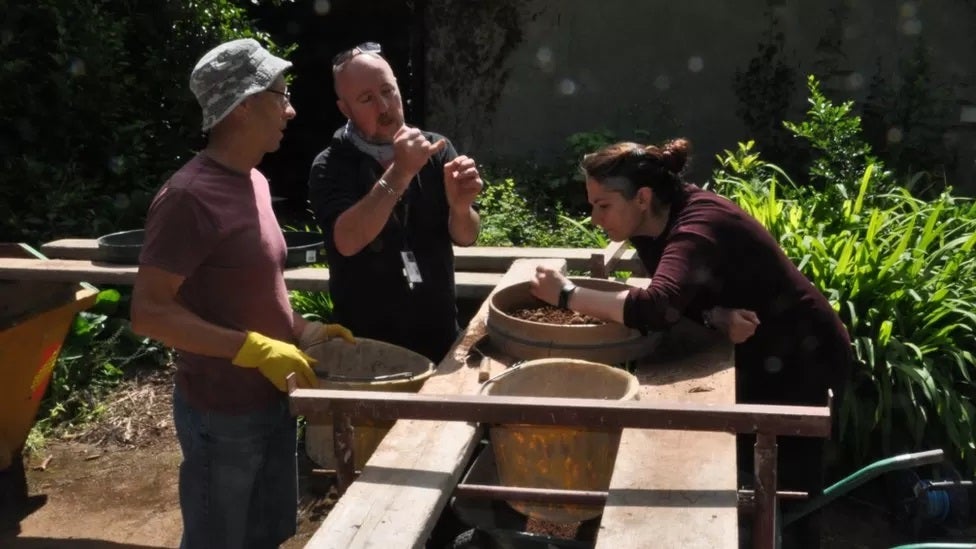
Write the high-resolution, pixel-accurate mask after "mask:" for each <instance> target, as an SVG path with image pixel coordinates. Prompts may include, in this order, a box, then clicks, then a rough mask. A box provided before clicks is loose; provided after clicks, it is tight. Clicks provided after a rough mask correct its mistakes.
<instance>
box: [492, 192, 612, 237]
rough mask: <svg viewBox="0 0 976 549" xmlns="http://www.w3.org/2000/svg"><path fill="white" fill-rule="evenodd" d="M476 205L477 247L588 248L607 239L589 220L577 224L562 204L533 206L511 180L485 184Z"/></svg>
mask: <svg viewBox="0 0 976 549" xmlns="http://www.w3.org/2000/svg"><path fill="white" fill-rule="evenodd" d="M482 178H483V179H485V180H486V181H488V178H487V177H486V176H485V175H484V174H483V175H482ZM478 202H479V205H480V209H481V234H480V235H479V236H478V245H479V246H531V247H543V248H546V247H550V248H552V247H591V246H598V245H599V244H598V242H601V241H603V242H605V240H606V239H605V237H603V236H602V232H600V231H599V229H597V228H595V227H593V226H592V225H590V224H589V218H586V219H584V220H582V221H577V220H575V219H574V218H573V217H572V216H571V215H569V214H567V213H566V211H565V209H564V208H563V206H562V205H561V204H558V203H557V204H555V205H553V206H539V205H537V206H536V207H532V205H531V204H530V203H529V201H528V200H526V199H525V197H524V196H523V195H522V193H521V192H520V191H519V190H518V189H517V187H516V183H515V180H514V179H511V178H506V179H501V180H494V181H492V182H490V183H487V184H486V185H485V188H484V190H482V192H481V196H480V197H479V199H478Z"/></svg>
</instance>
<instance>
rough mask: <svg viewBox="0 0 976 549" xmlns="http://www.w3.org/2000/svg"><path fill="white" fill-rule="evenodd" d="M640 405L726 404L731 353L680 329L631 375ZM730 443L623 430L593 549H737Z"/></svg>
mask: <svg viewBox="0 0 976 549" xmlns="http://www.w3.org/2000/svg"><path fill="white" fill-rule="evenodd" d="M636 374H637V376H638V378H639V379H640V381H641V393H640V398H641V400H660V401H680V402H685V403H695V404H706V403H713V404H734V403H735V373H734V369H733V356H732V345H731V344H730V343H728V342H727V341H724V340H723V339H722V338H720V337H718V336H716V335H715V334H714V333H712V332H709V331H708V330H705V329H703V328H700V327H698V326H696V325H693V324H691V323H682V324H680V325H679V326H678V327H676V328H675V329H674V330H672V332H671V333H669V334H668V336H667V338H666V340H665V343H663V344H662V347H661V348H660V349H659V351H658V352H656V353H655V354H654V355H653V356H652V357H650V358H649V359H648V360H646V361H645V362H644V363H643V364H642V365H641V366H640V368H639V369H638V371H637V372H636ZM735 460H736V454H735V436H734V435H731V434H726V433H702V432H692V431H671V430H652V429H646V430H644V429H624V432H623V436H622V437H621V441H620V449H619V451H618V453H617V461H616V465H615V467H614V472H613V477H612V478H611V481H610V490H609V493H608V497H607V504H606V507H605V509H604V512H603V518H602V519H601V522H600V531H599V534H598V536H597V543H596V547H597V549H618V548H620V547H634V548H652V547H653V548H657V547H682V548H709V549H713V548H724V547H728V548H737V547H738V527H737V520H738V515H737V509H736V488H737V486H736V467H735Z"/></svg>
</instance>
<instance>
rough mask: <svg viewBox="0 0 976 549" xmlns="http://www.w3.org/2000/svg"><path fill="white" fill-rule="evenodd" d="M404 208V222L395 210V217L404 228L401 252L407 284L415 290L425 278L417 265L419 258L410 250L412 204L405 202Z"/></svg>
mask: <svg viewBox="0 0 976 549" xmlns="http://www.w3.org/2000/svg"><path fill="white" fill-rule="evenodd" d="M403 209H404V212H403V223H400V218H399V216H397V215H396V212H395V211H394V212H393V218H394V219H396V221H397V223H398V224H400V228H401V230H403V251H402V252H400V260H401V261H403V276H404V277H405V278H406V279H407V286H409V287H410V289H411V290H413V287H414V286H415V285H417V284H420V283H421V282H423V281H424V279H423V277H422V276H420V266H418V265H417V258H416V257H414V255H413V251H412V250H410V246H409V244H408V242H409V238H408V237H407V230H408V228H407V221H408V220H409V219H410V217H409V216H410V205H409V204H405V205H404V208H403Z"/></svg>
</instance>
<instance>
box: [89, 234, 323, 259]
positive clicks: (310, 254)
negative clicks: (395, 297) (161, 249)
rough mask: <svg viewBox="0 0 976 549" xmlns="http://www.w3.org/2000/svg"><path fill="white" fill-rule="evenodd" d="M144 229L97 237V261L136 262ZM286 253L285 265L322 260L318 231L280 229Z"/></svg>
mask: <svg viewBox="0 0 976 549" xmlns="http://www.w3.org/2000/svg"><path fill="white" fill-rule="evenodd" d="M145 234H146V233H145V231H144V230H143V229H136V230H131V231H121V232H117V233H112V234H107V235H105V236H101V237H99V238H98V240H97V242H98V256H97V258H98V260H99V261H105V262H108V263H121V264H124V265H138V264H139V252H140V251H141V250H142V242H143V239H144V238H145ZM283 234H284V236H285V245H286V246H287V247H288V255H287V256H286V258H285V267H286V268H291V267H302V266H305V265H311V264H313V263H322V262H324V261H325V254H324V249H323V247H324V246H325V243H324V241H323V239H322V235H321V233H313V232H302V231H283Z"/></svg>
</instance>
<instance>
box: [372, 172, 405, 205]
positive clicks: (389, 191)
mask: <svg viewBox="0 0 976 549" xmlns="http://www.w3.org/2000/svg"><path fill="white" fill-rule="evenodd" d="M376 184H377V185H379V186H380V188H381V189H383V190H384V191H386V194H388V195H390V196H394V197H396V199H397V200H399V199H400V193H398V192H396V190H394V189H393V187H392V186H391V185H390V184H389V183H387V182H386V180H385V179H383V178H382V177H381V178H380V180H379V181H377V182H376Z"/></svg>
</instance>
